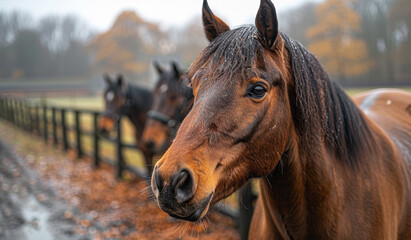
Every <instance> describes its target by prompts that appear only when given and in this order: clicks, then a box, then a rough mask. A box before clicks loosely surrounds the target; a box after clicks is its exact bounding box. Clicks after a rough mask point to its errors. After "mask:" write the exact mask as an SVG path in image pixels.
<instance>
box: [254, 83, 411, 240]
mask: <svg viewBox="0 0 411 240" xmlns="http://www.w3.org/2000/svg"><path fill="white" fill-rule="evenodd" d="M354 102H355V103H356V104H358V106H359V107H360V109H361V110H363V112H364V113H365V115H366V116H364V118H365V119H366V120H365V122H366V124H367V125H368V126H369V127H370V129H371V131H372V133H373V135H374V138H375V140H376V141H375V142H373V144H375V145H376V146H377V147H378V148H379V149H378V152H379V154H372V155H368V156H367V154H368V153H367V152H364V153H363V154H364V156H362V157H363V158H364V159H365V160H364V161H362V162H361V164H365V165H366V166H363V167H362V168H361V170H360V169H358V170H357V171H351V170H350V169H347V168H346V166H344V165H342V164H341V162H340V160H339V159H336V158H334V157H332V156H329V155H328V154H327V150H326V149H323V150H321V149H316V148H313V149H312V150H311V151H320V154H319V155H320V156H322V158H323V159H322V160H320V161H319V160H318V159H310V157H307V159H310V160H311V161H313V163H314V160H315V161H316V162H317V163H319V164H324V163H326V166H316V165H315V164H306V165H303V164H301V158H304V157H302V156H301V155H300V154H295V153H291V152H288V153H287V155H288V157H287V160H286V161H288V162H292V163H293V164H292V165H288V164H285V165H284V168H283V169H281V171H283V172H288V173H291V174H270V175H269V176H267V177H266V178H264V179H261V181H260V184H261V195H260V197H259V199H258V203H257V205H256V209H255V214H254V219H253V222H252V226H251V231H250V232H251V234H250V237H249V239H300V238H308V239H311V238H312V239H408V238H409V236H411V221H410V220H411V210H410V209H411V192H410V190H411V189H410V185H411V181H410V176H411V169H410V165H411V141H410V139H411V114H410V113H409V112H407V107H408V106H409V104H410V103H411V94H410V93H409V92H406V91H401V90H394V89H378V90H373V91H369V92H366V93H363V94H360V95H358V96H356V97H355V98H354ZM309 154H311V153H309ZM293 158H294V159H293ZM277 171H279V169H277ZM307 173H312V174H309V175H307ZM305 177H308V178H306V179H304V178H305ZM303 189H305V190H303ZM307 189H310V190H309V191H308V192H307ZM325 189H327V191H324V190H325ZM310 195H311V196H310ZM290 196H293V197H290ZM279 199H280V200H279ZM293 200H295V201H293Z"/></svg>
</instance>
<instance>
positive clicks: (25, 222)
mask: <svg viewBox="0 0 411 240" xmlns="http://www.w3.org/2000/svg"><path fill="white" fill-rule="evenodd" d="M0 183H1V186H0V239H16V240H17V239H21V240H24V239H28V240H29V239H30V240H36V239H38V240H48V239H50V240H52V239H91V236H90V234H88V233H84V234H79V233H76V231H75V228H76V224H75V221H74V218H73V214H74V213H75V214H76V215H78V216H81V214H80V213H79V211H78V209H76V208H74V207H69V206H67V204H64V203H62V202H60V201H56V197H55V193H54V192H53V190H52V189H50V188H48V187H45V186H43V185H42V183H41V181H40V179H39V177H38V176H37V175H36V174H35V173H34V172H33V171H31V170H29V169H27V167H26V166H25V163H24V161H23V160H22V159H21V158H19V157H18V156H17V155H16V154H15V153H14V152H12V151H11V150H10V149H9V148H8V147H7V145H6V144H5V143H4V141H3V140H0ZM68 213H70V214H68Z"/></svg>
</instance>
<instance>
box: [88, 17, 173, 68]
mask: <svg viewBox="0 0 411 240" xmlns="http://www.w3.org/2000/svg"><path fill="white" fill-rule="evenodd" d="M166 44H167V37H166V34H165V33H164V32H162V31H161V29H160V28H159V27H158V25H157V24H154V23H150V22H147V21H145V20H143V19H142V18H141V17H139V16H138V15H137V14H136V13H135V12H133V11H124V12H122V13H121V14H120V15H119V16H118V17H117V19H116V20H115V21H114V23H113V25H112V27H111V28H110V29H109V30H108V31H107V32H104V33H102V34H100V35H98V36H97V37H96V38H95V39H93V40H92V41H91V42H90V44H89V48H90V49H91V50H92V52H93V54H94V64H95V67H96V68H97V69H96V70H97V71H98V72H100V73H101V72H122V73H123V74H126V75H129V76H142V75H145V74H146V73H147V69H148V67H149V65H150V61H151V58H152V57H153V56H154V55H157V54H161V53H162V51H163V48H162V46H164V45H166Z"/></svg>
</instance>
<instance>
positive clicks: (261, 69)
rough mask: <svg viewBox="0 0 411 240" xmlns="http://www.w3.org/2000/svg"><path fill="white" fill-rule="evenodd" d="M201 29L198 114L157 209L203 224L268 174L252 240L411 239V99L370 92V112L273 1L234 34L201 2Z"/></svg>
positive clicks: (174, 154) (157, 183)
mask: <svg viewBox="0 0 411 240" xmlns="http://www.w3.org/2000/svg"><path fill="white" fill-rule="evenodd" d="M203 24H204V29H205V32H206V36H207V38H208V39H209V40H210V41H211V43H210V45H209V46H208V47H207V48H205V49H204V50H203V52H202V53H201V54H200V55H199V56H198V57H197V59H196V60H195V61H194V62H193V64H192V65H191V67H190V69H189V71H188V73H187V76H186V77H187V78H188V79H190V81H191V83H190V84H191V85H192V88H193V94H194V103H193V107H192V109H191V111H190V113H189V114H188V115H187V116H186V118H185V119H184V120H183V122H182V124H181V126H180V128H179V130H178V132H177V135H176V138H175V140H174V141H173V143H172V145H171V147H170V148H169V149H168V150H167V152H166V153H165V154H164V155H163V157H162V158H161V159H160V160H159V161H158V162H157V164H156V165H155V168H154V172H153V177H152V189H153V192H154V194H155V197H156V199H157V201H158V204H159V206H160V208H161V209H162V210H164V211H165V212H167V213H168V214H169V215H170V216H173V217H175V218H179V219H183V220H186V221H192V222H200V221H202V220H203V219H205V218H206V215H207V213H208V211H209V209H210V206H211V205H213V204H215V203H217V202H218V201H220V200H221V199H224V198H225V197H227V196H229V195H230V194H231V193H233V192H234V191H236V190H237V189H239V188H240V187H241V186H243V185H244V184H245V183H246V182H247V181H248V180H250V179H252V178H259V179H260V195H259V197H258V200H257V204H256V209H255V212H254V215H253V220H252V223H251V227H250V234H249V239H409V237H410V236H411V180H410V177H411V169H410V164H411V162H410V161H411V156H410V154H411V153H410V149H411V141H410V139H411V116H410V113H409V112H408V111H407V108H408V107H409V104H410V103H411V94H409V93H407V92H405V91H399V90H397V91H393V90H380V91H381V92H379V93H376V92H371V93H367V94H365V95H362V96H360V97H359V98H357V99H356V102H357V104H359V106H361V108H363V109H365V110H364V112H363V111H361V110H360V108H359V107H358V106H357V105H356V104H355V103H354V102H353V101H352V100H351V99H350V98H349V97H348V96H347V95H346V94H345V92H344V91H343V90H342V89H341V87H340V86H339V85H338V84H336V83H334V82H332V81H331V80H330V79H329V77H328V75H327V73H326V72H325V70H324V69H323V67H322V66H321V64H320V63H319V61H318V60H317V58H316V57H315V56H314V55H313V54H311V53H310V52H309V51H307V50H306V49H305V48H304V47H303V46H302V45H301V44H299V43H297V42H295V41H294V40H292V39H291V38H289V37H288V36H287V35H286V34H282V33H279V32H278V22H277V16H276V11H275V8H274V5H273V4H272V2H271V1H269V0H261V4H260V8H259V10H258V13H257V16H256V19H255V26H252V25H250V26H242V27H239V28H237V29H233V30H231V29H230V28H229V27H228V26H227V24H225V23H224V22H223V21H222V20H221V19H219V18H218V17H216V16H215V15H214V14H213V13H212V11H211V10H210V8H209V7H208V4H207V1H204V4H203ZM388 100H390V101H388Z"/></svg>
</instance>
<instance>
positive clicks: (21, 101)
mask: <svg viewBox="0 0 411 240" xmlns="http://www.w3.org/2000/svg"><path fill="white" fill-rule="evenodd" d="M17 105H18V110H19V115H20V116H19V119H20V121H19V122H20V128H21V129H23V130H24V129H25V121H24V108H23V100H19V101H18V102H17Z"/></svg>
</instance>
